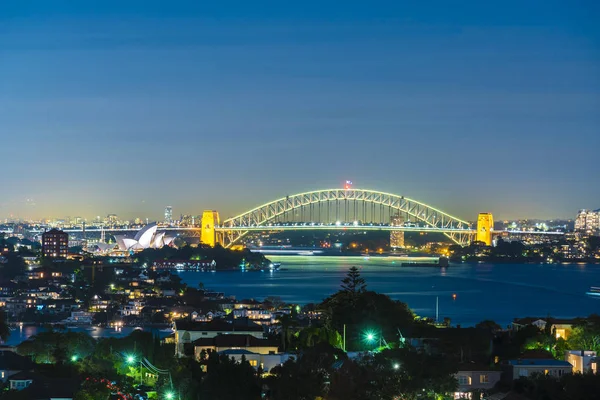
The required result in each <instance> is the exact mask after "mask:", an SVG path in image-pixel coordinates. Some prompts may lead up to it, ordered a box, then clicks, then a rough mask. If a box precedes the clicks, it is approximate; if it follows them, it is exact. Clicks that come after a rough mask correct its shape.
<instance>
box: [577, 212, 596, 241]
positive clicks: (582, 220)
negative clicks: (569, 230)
mask: <svg viewBox="0 0 600 400" xmlns="http://www.w3.org/2000/svg"><path fill="white" fill-rule="evenodd" d="M575 232H577V233H579V234H582V235H598V234H599V233H600V210H595V211H591V210H579V212H578V213H577V218H575Z"/></svg>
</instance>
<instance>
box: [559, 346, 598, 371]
mask: <svg viewBox="0 0 600 400" xmlns="http://www.w3.org/2000/svg"><path fill="white" fill-rule="evenodd" d="M596 356H597V354H596V352H595V351H584V350H567V351H565V361H567V362H569V363H570V364H571V365H573V372H579V373H580V374H584V373H586V372H590V371H591V372H593V373H594V374H595V373H596V372H597V371H596V363H594V362H593V361H595V359H596Z"/></svg>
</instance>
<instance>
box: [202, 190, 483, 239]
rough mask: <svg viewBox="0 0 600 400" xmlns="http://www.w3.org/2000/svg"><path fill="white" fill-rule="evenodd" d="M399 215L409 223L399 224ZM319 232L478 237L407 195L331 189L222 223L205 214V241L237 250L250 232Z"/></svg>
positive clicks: (277, 202) (466, 225) (276, 202)
mask: <svg viewBox="0 0 600 400" xmlns="http://www.w3.org/2000/svg"><path fill="white" fill-rule="evenodd" d="M398 217H401V218H402V220H403V221H405V222H403V223H398V224H394V223H393V222H392V221H394V219H396V218H398ZM315 229H316V230H361V231H364V230H386V231H412V232H424V231H425V232H439V233H443V234H444V235H446V236H447V237H449V238H450V239H451V240H452V241H453V242H455V243H458V244H462V245H465V244H468V243H469V242H470V241H472V240H473V238H474V235H475V233H476V231H475V230H474V229H472V228H471V226H470V224H469V223H468V222H466V221H463V220H461V219H459V218H456V217H454V216H452V215H450V214H447V213H445V212H443V211H440V210H438V209H436V208H433V207H431V206H429V205H427V204H424V203H421V202H419V201H416V200H412V199H409V198H406V197H404V196H398V195H395V194H390V193H384V192H378V191H374V190H364V189H327V190H317V191H313V192H306V193H300V194H296V195H291V196H286V197H282V198H280V199H277V200H274V201H271V202H269V203H266V204H263V205H261V206H259V207H256V208H254V209H252V210H249V211H246V212H245V213H242V214H240V215H237V216H235V217H233V218H229V219H226V220H224V221H222V222H219V215H218V213H217V212H216V211H205V212H204V214H203V216H202V233H201V240H202V242H204V243H207V244H214V243H221V244H222V245H223V246H224V247H231V246H233V245H236V244H240V243H241V241H242V239H243V238H244V236H246V235H247V234H248V233H250V232H256V231H286V230H315Z"/></svg>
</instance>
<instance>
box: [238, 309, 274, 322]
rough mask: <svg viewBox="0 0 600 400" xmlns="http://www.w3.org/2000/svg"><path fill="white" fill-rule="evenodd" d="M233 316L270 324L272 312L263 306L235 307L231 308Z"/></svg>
mask: <svg viewBox="0 0 600 400" xmlns="http://www.w3.org/2000/svg"><path fill="white" fill-rule="evenodd" d="M233 317H234V318H248V319H251V320H252V321H254V322H256V323H257V324H260V325H270V324H271V323H272V320H273V313H272V312H271V311H269V310H265V309H263V308H236V309H234V310H233Z"/></svg>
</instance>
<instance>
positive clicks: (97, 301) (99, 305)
mask: <svg viewBox="0 0 600 400" xmlns="http://www.w3.org/2000/svg"><path fill="white" fill-rule="evenodd" d="M109 306H110V299H109V298H107V297H103V296H99V295H97V294H96V295H94V297H92V299H91V301H90V312H102V311H106V310H107V309H108V307H109Z"/></svg>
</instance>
